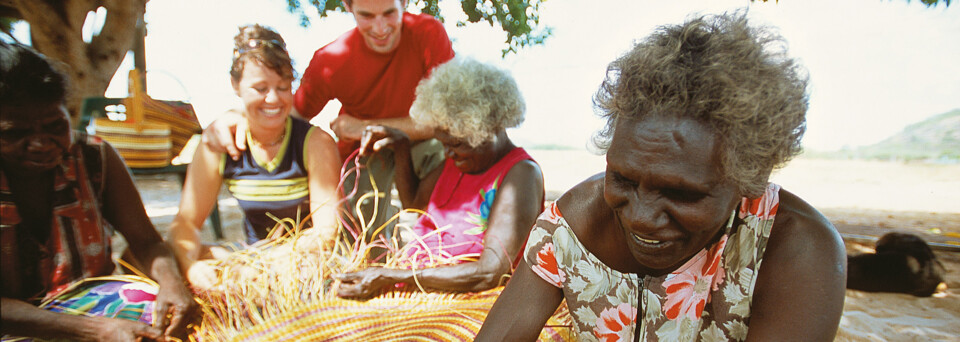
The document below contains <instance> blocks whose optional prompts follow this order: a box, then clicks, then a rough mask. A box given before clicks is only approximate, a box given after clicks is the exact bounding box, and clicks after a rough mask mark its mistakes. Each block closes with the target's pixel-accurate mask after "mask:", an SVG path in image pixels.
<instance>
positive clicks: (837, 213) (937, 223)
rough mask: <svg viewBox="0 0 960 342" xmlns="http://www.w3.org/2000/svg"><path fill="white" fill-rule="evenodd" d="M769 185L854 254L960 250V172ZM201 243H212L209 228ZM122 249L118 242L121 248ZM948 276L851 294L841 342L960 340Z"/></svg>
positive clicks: (587, 161)
mask: <svg viewBox="0 0 960 342" xmlns="http://www.w3.org/2000/svg"><path fill="white" fill-rule="evenodd" d="M529 152H530V153H531V155H533V157H534V158H535V159H536V160H537V161H538V162H539V163H540V165H541V167H542V169H543V172H544V184H545V187H546V189H547V199H555V198H556V197H558V196H559V195H560V194H562V193H563V191H564V190H565V189H568V188H570V187H571V186H573V185H575V184H577V183H578V182H580V181H581V180H583V179H584V178H586V177H588V176H590V175H593V174H595V173H597V172H601V171H603V169H604V167H605V165H604V157H603V156H596V155H593V154H590V153H588V152H579V151H541V150H534V151H529ZM772 181H774V182H777V183H779V184H781V185H783V186H784V188H785V189H787V190H789V191H792V192H794V193H796V194H798V195H799V196H801V197H802V198H804V199H806V200H807V201H808V202H810V203H811V204H812V205H814V206H815V207H817V208H818V209H820V210H821V211H822V212H823V213H824V215H825V216H826V217H827V218H828V219H830V220H831V222H833V223H834V225H836V226H837V228H838V229H839V230H840V232H841V233H844V234H848V235H849V236H855V235H858V236H860V238H850V239H847V241H846V242H847V251H848V253H851V254H856V253H863V252H870V251H872V247H873V245H872V243H871V240H872V238H871V236H874V237H875V236H876V235H880V234H882V233H883V232H886V231H893V230H896V231H906V232H913V233H917V234H920V235H921V236H922V237H924V238H925V239H927V240H928V241H940V242H942V243H945V244H947V245H949V244H953V247H958V248H960V165H930V164H902V163H896V162H866V161H829V160H813V159H803V158H800V159H797V160H794V161H793V162H791V163H790V164H789V165H788V166H787V167H786V168H784V169H783V170H780V171H779V172H777V173H775V174H774V175H773V177H772ZM137 185H138V187H139V188H140V190H141V195H142V197H143V198H144V202H145V203H146V207H147V213H148V214H149V215H150V216H151V219H152V220H153V221H154V224H155V225H156V226H157V228H158V229H159V230H161V232H165V231H166V229H167V226H169V223H170V221H171V220H172V219H173V216H174V215H175V214H176V212H177V204H178V202H179V188H180V184H179V182H178V181H177V179H176V177H174V176H138V178H137ZM225 192H226V191H225V190H222V191H221V195H220V202H219V204H220V211H221V215H222V216H223V219H224V227H225V232H224V233H225V235H226V240H239V239H240V238H241V237H242V235H241V234H242V233H241V232H240V224H239V220H240V213H239V210H238V208H237V206H236V201H235V200H233V199H231V198H229V196H228V195H225ZM203 234H204V239H205V240H207V241H213V234H212V232H211V230H210V229H209V227H207V228H206V229H205V230H204V233H203ZM119 245H122V242H119V243H118V246H119ZM936 253H937V256H938V257H939V258H940V260H941V262H942V263H943V266H944V267H945V269H946V270H947V274H946V285H947V288H946V290H944V291H941V292H939V293H937V294H936V295H935V296H934V297H930V298H917V297H913V296H911V295H902V294H878V293H863V292H859V291H853V290H848V291H847V296H846V302H845V304H844V315H843V319H842V320H841V322H840V333H839V334H838V336H837V340H838V341H931V340H932V341H960V324H958V322H960V252H957V251H945V250H940V251H937V252H936Z"/></svg>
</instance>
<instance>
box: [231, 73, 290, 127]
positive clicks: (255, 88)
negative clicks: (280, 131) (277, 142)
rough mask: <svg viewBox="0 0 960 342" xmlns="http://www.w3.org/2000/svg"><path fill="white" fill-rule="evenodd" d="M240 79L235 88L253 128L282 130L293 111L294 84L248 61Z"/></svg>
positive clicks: (234, 85) (234, 83) (235, 83)
mask: <svg viewBox="0 0 960 342" xmlns="http://www.w3.org/2000/svg"><path fill="white" fill-rule="evenodd" d="M244 63H246V64H245V65H244V66H243V74H242V76H241V77H240V80H234V82H233V89H234V90H235V91H236V93H237V96H239V97H240V100H241V101H243V106H244V113H245V115H246V117H247V120H249V123H250V125H259V126H261V127H265V128H267V127H271V128H275V127H280V126H282V125H284V124H285V123H286V120H287V115H289V114H290V110H291V108H293V90H292V85H291V83H292V81H293V80H290V79H284V78H283V77H281V76H280V74H278V73H277V72H276V71H273V70H272V69H270V68H268V67H266V66H264V65H263V64H262V63H260V62H258V61H256V60H254V59H247V60H246V61H245V62H244Z"/></svg>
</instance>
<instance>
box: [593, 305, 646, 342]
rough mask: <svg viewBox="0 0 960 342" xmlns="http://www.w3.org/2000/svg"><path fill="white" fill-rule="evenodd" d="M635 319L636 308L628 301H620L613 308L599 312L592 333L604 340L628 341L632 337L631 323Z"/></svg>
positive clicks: (606, 341)
mask: <svg viewBox="0 0 960 342" xmlns="http://www.w3.org/2000/svg"><path fill="white" fill-rule="evenodd" d="M636 321H637V308H635V307H633V306H630V304H629V303H620V305H617V307H615V308H607V309H604V310H603V311H602V312H600V317H597V326H596V327H595V328H593V334H594V335H596V336H597V339H599V340H600V341H604V342H615V341H630V340H632V339H633V325H634V323H636Z"/></svg>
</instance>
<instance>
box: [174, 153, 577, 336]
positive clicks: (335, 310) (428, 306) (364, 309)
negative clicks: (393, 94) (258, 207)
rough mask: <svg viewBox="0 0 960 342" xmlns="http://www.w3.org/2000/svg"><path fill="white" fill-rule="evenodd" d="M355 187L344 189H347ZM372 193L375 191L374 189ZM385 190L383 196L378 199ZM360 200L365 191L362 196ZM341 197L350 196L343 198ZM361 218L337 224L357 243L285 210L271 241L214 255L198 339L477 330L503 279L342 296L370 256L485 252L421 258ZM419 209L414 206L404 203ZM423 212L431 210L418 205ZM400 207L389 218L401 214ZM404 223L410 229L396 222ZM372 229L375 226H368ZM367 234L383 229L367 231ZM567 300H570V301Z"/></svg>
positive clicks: (398, 262) (564, 331)
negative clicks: (453, 288)
mask: <svg viewBox="0 0 960 342" xmlns="http://www.w3.org/2000/svg"><path fill="white" fill-rule="evenodd" d="M357 172H358V170H356V169H351V170H341V175H342V176H341V187H342V184H343V182H342V179H344V178H345V177H347V176H354V177H355V176H356V175H357V174H358V173H357ZM355 192H356V189H351V191H342V193H347V195H348V196H352V195H354V194H355ZM364 196H373V195H372V194H366V195H364ZM376 198H378V197H377V196H374V199H376ZM357 202H358V203H359V202H361V201H357ZM339 204H342V201H341V203H339ZM353 209H354V210H355V212H356V213H358V215H356V217H360V221H361V222H353V221H352V220H351V219H348V217H349V216H347V215H342V214H344V213H343V212H341V215H340V216H341V219H340V220H338V221H339V222H338V227H337V228H338V230H339V231H340V232H343V233H345V234H349V235H351V236H352V237H353V241H355V242H353V243H347V242H346V241H344V239H340V240H339V241H337V242H336V243H335V244H334V245H333V246H325V245H324V244H323V243H321V242H320V239H319V238H318V236H319V235H318V234H315V233H313V232H315V231H317V229H306V230H304V229H302V228H303V226H304V223H305V222H309V219H310V218H309V215H308V216H307V217H306V218H304V219H303V221H300V222H297V221H294V220H292V219H278V220H277V225H276V226H275V227H274V229H273V231H272V232H271V234H270V237H269V238H268V239H266V240H264V241H263V243H261V244H258V245H255V246H252V247H250V248H247V249H244V250H241V251H238V252H235V253H232V254H231V255H229V256H228V257H226V258H222V259H219V260H217V261H215V262H214V266H215V267H216V268H217V269H218V270H219V279H218V282H217V283H216V284H215V285H214V286H213V287H212V288H210V289H209V290H205V291H202V292H200V293H198V297H199V300H200V302H201V306H202V310H203V319H202V322H201V324H200V326H199V327H198V329H197V331H196V332H195V333H194V334H193V335H192V336H191V339H192V340H195V341H230V340H235V341H279V340H284V341H287V340H303V341H325V340H343V341H354V340H363V341H380V340H397V339H401V340H434V341H436V340H440V341H455V340H467V341H469V340H472V339H473V336H474V335H475V334H476V332H477V330H479V328H480V325H481V324H482V323H483V319H484V318H485V317H486V313H487V311H489V308H490V306H492V305H493V302H494V301H495V300H496V296H497V295H499V293H500V291H501V290H502V286H501V287H498V288H495V289H493V290H489V291H485V292H481V293H446V292H430V291H427V290H426V289H423V288H422V287H420V286H419V284H408V285H409V286H406V287H404V288H402V289H395V290H391V291H386V292H384V293H382V294H381V295H379V296H377V297H375V298H372V299H369V300H365V301H361V300H352V299H343V298H340V297H338V296H337V294H336V291H337V287H338V286H339V283H338V281H337V280H336V279H335V278H334V277H333V275H335V274H341V273H347V272H352V271H357V270H362V269H364V268H367V267H371V266H381V267H390V268H404V269H411V272H414V270H415V267H416V266H417V265H424V264H426V265H431V266H440V265H446V264H456V263H460V262H463V261H469V260H475V258H476V257H477V256H459V257H456V258H443V257H441V256H437V255H428V256H427V257H426V262H425V263H424V260H423V259H421V260H419V261H418V262H416V260H414V259H415V256H411V255H409V254H411V253H408V249H410V248H413V246H414V245H416V244H418V243H419V241H412V242H411V243H410V244H408V245H406V246H404V245H403V243H402V242H401V241H399V240H398V237H399V236H400V235H401V234H393V236H394V238H392V239H386V238H384V237H383V234H379V233H380V231H381V230H383V229H386V227H387V226H388V225H387V224H384V225H382V226H379V227H371V226H370V224H369V223H368V222H363V216H364V215H359V213H360V209H359V205H358V206H357V207H356V208H353ZM404 212H410V211H404ZM416 212H417V213H419V214H425V213H423V212H421V211H416ZM400 215H401V214H397V215H394V216H393V217H392V218H391V220H390V221H392V222H396V221H398V219H399V217H400ZM393 229H397V230H398V231H399V230H404V229H410V227H408V226H406V225H405V224H404V223H397V224H396V225H395V228H393ZM369 230H373V231H374V233H373V234H366V233H367V231H369ZM366 236H376V237H377V238H375V239H374V240H373V241H367V239H366ZM375 248H382V249H386V250H387V253H384V254H383V256H382V257H380V258H379V259H377V260H375V261H371V260H369V259H370V255H371V251H372V250H373V249H375ZM562 308H565V305H564V306H562ZM551 324H552V325H556V326H567V327H568V326H569V315H568V314H566V313H565V310H558V314H557V315H555V318H554V319H552V320H551ZM569 331H570V329H569V328H565V327H558V328H548V329H545V331H544V334H542V335H541V337H542V338H544V339H547V340H563V339H569V336H568V335H569V334H570V332H569Z"/></svg>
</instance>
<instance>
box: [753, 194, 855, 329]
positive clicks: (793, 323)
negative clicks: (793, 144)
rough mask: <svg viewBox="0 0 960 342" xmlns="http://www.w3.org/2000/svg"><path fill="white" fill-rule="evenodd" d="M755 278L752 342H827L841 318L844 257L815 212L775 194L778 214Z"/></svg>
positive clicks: (830, 228) (840, 243)
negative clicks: (799, 341) (778, 201)
mask: <svg viewBox="0 0 960 342" xmlns="http://www.w3.org/2000/svg"><path fill="white" fill-rule="evenodd" d="M774 222H775V223H774V226H773V228H772V230H771V233H770V240H769V242H768V245H767V249H766V252H765V253H764V258H763V264H762V265H761V266H760V269H759V271H758V275H757V284H756V290H755V291H754V295H753V306H752V308H751V315H750V330H749V333H748V335H747V339H748V340H751V341H798V340H803V341H832V340H833V339H834V337H835V335H836V333H837V327H838V326H839V324H840V316H841V315H842V313H843V299H844V295H845V293H846V266H847V265H846V261H847V257H846V252H845V250H844V247H843V241H842V240H841V239H840V234H839V233H838V232H837V230H836V228H834V227H833V225H832V224H830V222H829V221H827V219H826V218H824V217H823V215H821V214H820V213H819V212H818V211H817V210H816V209H814V208H813V207H811V206H810V205H809V204H807V203H806V202H804V201H803V200H801V199H800V198H798V197H797V196H795V195H793V194H791V193H789V192H787V191H786V190H781V191H780V208H779V211H778V213H777V217H776V221H774Z"/></svg>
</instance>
